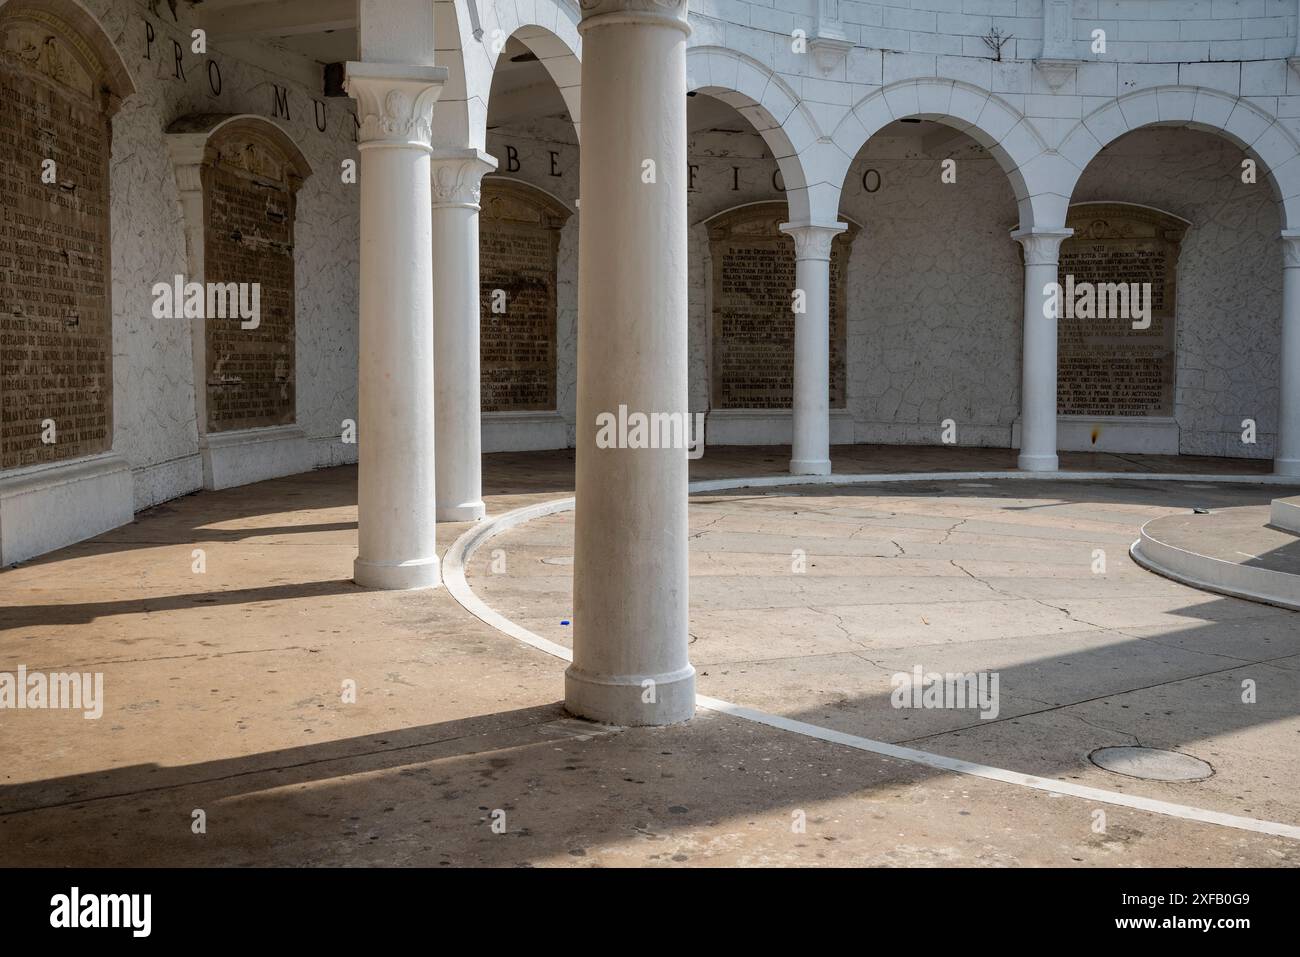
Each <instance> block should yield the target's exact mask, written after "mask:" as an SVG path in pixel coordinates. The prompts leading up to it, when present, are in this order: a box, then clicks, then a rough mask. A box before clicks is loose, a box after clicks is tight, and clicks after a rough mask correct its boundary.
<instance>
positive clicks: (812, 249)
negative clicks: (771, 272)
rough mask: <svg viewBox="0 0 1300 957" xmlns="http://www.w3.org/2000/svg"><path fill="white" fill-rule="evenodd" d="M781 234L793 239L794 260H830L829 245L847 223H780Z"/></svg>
mask: <svg viewBox="0 0 1300 957" xmlns="http://www.w3.org/2000/svg"><path fill="white" fill-rule="evenodd" d="M779 228H780V230H781V232H783V233H785V234H786V235H787V236H791V237H793V238H794V258H795V259H796V260H800V259H825V260H827V261H829V260H830V258H831V243H833V242H834V241H835V237H836V236H838V235H839V234H840V233H842V232H844V230H846V229H848V228H849V227H848V224H847V223H782V224H781V225H780V227H779Z"/></svg>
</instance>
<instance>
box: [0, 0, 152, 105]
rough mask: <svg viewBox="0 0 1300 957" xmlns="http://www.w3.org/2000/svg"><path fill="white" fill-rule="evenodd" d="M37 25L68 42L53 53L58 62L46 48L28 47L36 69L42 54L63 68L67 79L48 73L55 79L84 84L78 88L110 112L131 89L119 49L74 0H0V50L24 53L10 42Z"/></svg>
mask: <svg viewBox="0 0 1300 957" xmlns="http://www.w3.org/2000/svg"><path fill="white" fill-rule="evenodd" d="M43 29H44V30H52V31H54V32H55V33H56V34H62V35H63V36H66V37H68V38H69V39H70V40H71V41H72V42H70V43H68V44H66V45H65V48H64V49H63V51H62V53H61V54H58V56H59V57H60V59H61V61H62V62H61V64H59V65H55V64H51V63H50V62H49V60H50V57H51V56H52V55H55V54H53V53H52V51H51V50H49V49H45V50H37V51H30V52H34V53H35V55H36V61H35V65H36V66H37V68H38V69H42V66H41V65H40V62H41V61H42V60H43V61H44V63H45V66H46V67H50V68H56V69H57V67H58V66H61V67H62V68H63V70H64V75H65V77H66V78H67V79H64V80H60V79H59V77H53V78H54V79H56V80H59V82H64V83H65V85H72V84H71V83H68V82H67V81H68V80H73V81H74V82H76V83H78V84H89V85H88V86H87V87H86V88H85V89H83V90H82V91H81V92H83V93H84V94H85V95H87V96H88V97H89V98H91V99H93V100H97V101H99V102H100V105H101V106H102V108H103V109H104V110H105V111H106V112H107V113H108V114H109V115H110V116H112V114H114V113H116V112H117V110H118V108H119V107H120V106H121V105H122V101H123V100H125V99H126V98H127V97H128V96H131V95H132V94H133V93H135V91H136V86H135V80H134V79H133V78H132V76H131V71H130V70H129V69H127V66H126V61H125V60H123V59H122V54H121V53H120V52H119V51H118V49H117V47H116V46H114V44H113V41H112V40H110V39H109V37H108V34H107V33H105V32H104V28H103V27H102V26H100V24H99V21H98V20H96V19H95V17H94V16H93V15H92V14H91V13H90V12H89V11H88V10H87V9H86V8H85V7H83V6H82V5H81V4H80V3H79V2H77V0H0V34H3V35H4V36H6V37H8V39H7V40H0V53H3V54H8V55H12V56H15V57H17V58H19V59H25V58H26V57H25V56H24V55H23V54H22V53H21V52H20V51H19V50H18V49H17V48H16V47H14V48H12V49H11V48H10V44H16V43H25V42H27V41H28V40H30V39H32V38H33V36H34V33H35V32H39V31H41V30H43ZM51 75H52V74H51Z"/></svg>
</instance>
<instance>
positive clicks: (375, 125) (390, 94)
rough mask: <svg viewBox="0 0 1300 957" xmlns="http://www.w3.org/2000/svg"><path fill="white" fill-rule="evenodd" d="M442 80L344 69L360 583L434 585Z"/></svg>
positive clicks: (397, 68)
mask: <svg viewBox="0 0 1300 957" xmlns="http://www.w3.org/2000/svg"><path fill="white" fill-rule="evenodd" d="M365 9H366V8H365V7H364V6H363V8H362V14H363V24H362V27H363V34H364V33H365V27H366V24H365V23H364V17H365ZM429 40H430V42H431V41H432V33H431V32H430V34H429ZM362 48H363V54H364V52H365V44H364V42H363V44H362ZM429 55H430V56H432V47H430V54H429ZM446 76H447V71H446V69H445V68H444V67H432V66H423V65H414V64H409V63H375V62H364V63H355V62H354V63H349V64H348V65H347V89H348V93H349V95H351V96H353V97H355V98H356V100H357V114H358V117H359V118H360V119H361V129H360V132H359V138H360V151H361V160H360V164H359V170H358V181H359V183H360V187H361V323H360V326H361V329H360V350H359V354H358V359H357V366H358V369H357V373H358V410H357V412H358V414H357V449H358V453H359V463H358V475H357V537H358V543H359V548H358V554H357V559H356V562H355V563H354V565H353V578H354V579H355V580H356V583H357V584H358V585H365V586H367V587H371V588H429V587H434V586H437V585H438V584H440V583H441V580H442V576H441V572H440V569H439V565H438V552H437V547H436V545H435V542H434V529H435V527H436V523H435V518H434V432H433V280H432V271H433V249H432V244H431V233H430V230H431V226H430V217H431V203H432V199H431V196H430V184H429V137H430V124H431V120H432V113H433V104H434V102H435V101H436V100H437V98H438V95H439V93H441V92H442V84H443V82H444V80H445V79H446Z"/></svg>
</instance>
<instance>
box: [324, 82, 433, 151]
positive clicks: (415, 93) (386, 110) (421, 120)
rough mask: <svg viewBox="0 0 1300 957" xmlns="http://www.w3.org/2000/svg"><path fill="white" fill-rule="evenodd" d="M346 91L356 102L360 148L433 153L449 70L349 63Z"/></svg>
mask: <svg viewBox="0 0 1300 957" xmlns="http://www.w3.org/2000/svg"><path fill="white" fill-rule="evenodd" d="M346 77H347V78H346V80H345V83H344V85H345V87H346V88H347V91H348V95H349V96H351V97H353V98H354V99H355V100H356V101H357V116H358V118H359V119H360V121H361V128H360V130H359V131H358V134H357V135H358V138H359V139H360V148H361V149H367V148H372V147H381V146H387V147H394V146H395V147H407V148H415V149H425V150H427V149H429V140H430V137H431V136H432V135H433V104H434V103H436V102H437V101H438V96H439V95H440V94H441V93H442V85H443V83H445V82H446V80H447V68H446V67H442V66H416V65H413V64H405V63H357V62H355V61H352V62H349V63H348V65H347V69H346Z"/></svg>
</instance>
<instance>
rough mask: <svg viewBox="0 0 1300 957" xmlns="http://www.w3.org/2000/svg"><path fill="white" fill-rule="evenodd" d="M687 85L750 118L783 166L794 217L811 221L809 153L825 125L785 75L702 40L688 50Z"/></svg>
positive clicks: (812, 184) (787, 194)
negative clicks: (808, 172)
mask: <svg viewBox="0 0 1300 957" xmlns="http://www.w3.org/2000/svg"><path fill="white" fill-rule="evenodd" d="M686 89H687V90H688V91H691V92H698V93H707V94H708V95H709V96H712V97H714V98H715V99H718V100H721V101H722V102H723V103H726V104H728V105H729V106H731V107H733V108H734V109H735V110H736V112H738V113H739V114H740V115H741V116H743V117H744V118H745V119H746V120H748V121H749V123H750V124H751V125H752V126H753V127H754V129H755V130H756V131H757V132H758V134H759V135H760V136H761V137H763V140H764V142H765V143H767V147H768V149H770V150H771V151H772V155H773V157H775V158H776V163H777V167H778V168H779V169H780V170H781V178H782V180H783V181H784V182H785V189H786V202H787V204H788V205H789V215H790V220H791V221H792V222H807V221H809V219H810V217H811V216H812V215H813V213H812V208H813V203H812V201H811V199H810V194H812V193H814V192H815V190H816V187H817V186H818V182H817V181H812V180H810V177H809V176H808V175H807V172H806V168H805V157H806V156H808V155H810V154H812V153H813V152H814V151H815V149H816V146H817V141H818V139H819V137H820V136H821V130H820V129H818V127H817V122H816V120H814V119H813V117H812V115H811V114H810V113H809V112H808V110H807V108H806V107H805V106H804V105H803V103H802V102H801V101H800V99H799V97H798V96H797V95H796V94H795V92H794V90H792V89H791V88H790V86H789V85H788V84H787V83H786V82H785V80H783V79H782V78H781V77H780V76H779V75H777V74H776V73H775V72H774V71H772V70H771V69H769V68H768V67H766V66H764V65H762V64H760V63H759V62H758V61H757V60H754V59H753V58H751V57H748V56H745V55H744V54H742V53H737V52H736V51H734V50H728V49H726V48H724V47H715V46H697V47H690V48H689V49H687V51H686ZM828 215H829V216H831V217H833V216H834V210H832V211H831V212H830V213H829V214H828Z"/></svg>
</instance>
